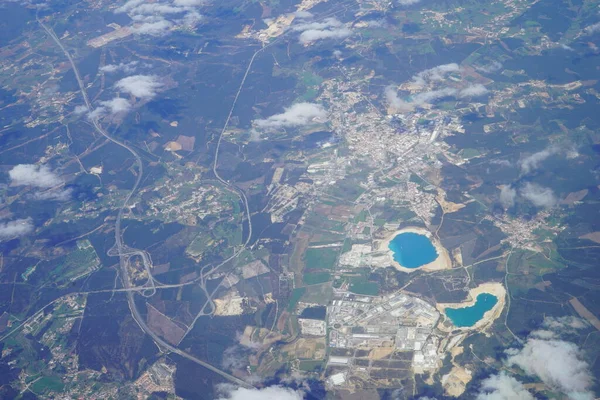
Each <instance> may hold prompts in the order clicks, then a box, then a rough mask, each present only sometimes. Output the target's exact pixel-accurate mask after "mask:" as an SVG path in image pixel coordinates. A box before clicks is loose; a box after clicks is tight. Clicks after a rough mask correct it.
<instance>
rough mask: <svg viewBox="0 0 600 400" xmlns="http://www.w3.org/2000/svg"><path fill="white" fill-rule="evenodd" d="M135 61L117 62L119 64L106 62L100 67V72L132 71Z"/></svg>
mask: <svg viewBox="0 0 600 400" xmlns="http://www.w3.org/2000/svg"><path fill="white" fill-rule="evenodd" d="M137 64H138V62H137V61H132V62H129V63H126V64H124V63H119V64H107V65H103V66H101V67H100V72H104V73H105V74H110V73H113V72H117V71H123V72H125V73H128V74H129V73H132V72H133V71H135V67H136V66H137Z"/></svg>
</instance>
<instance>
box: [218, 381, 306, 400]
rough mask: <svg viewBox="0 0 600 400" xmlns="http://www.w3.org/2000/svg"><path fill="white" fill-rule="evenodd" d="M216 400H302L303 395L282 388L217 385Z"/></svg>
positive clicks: (299, 392)
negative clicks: (217, 394) (247, 387)
mask: <svg viewBox="0 0 600 400" xmlns="http://www.w3.org/2000/svg"><path fill="white" fill-rule="evenodd" d="M217 391H218V393H219V396H221V397H219V398H218V400H302V399H304V393H303V392H301V391H296V390H293V389H290V388H285V387H282V386H268V387H265V388H262V389H246V388H241V387H235V386H233V385H229V384H221V385H218V387H217Z"/></svg>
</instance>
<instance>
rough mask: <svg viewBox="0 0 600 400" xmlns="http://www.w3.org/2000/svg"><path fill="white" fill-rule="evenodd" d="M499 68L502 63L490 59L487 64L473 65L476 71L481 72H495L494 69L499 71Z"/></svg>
mask: <svg viewBox="0 0 600 400" xmlns="http://www.w3.org/2000/svg"><path fill="white" fill-rule="evenodd" d="M500 68H502V63H501V62H499V61H492V62H491V63H489V64H486V65H479V66H476V67H475V69H476V70H477V71H479V72H483V73H490V72H496V71H499V70H500Z"/></svg>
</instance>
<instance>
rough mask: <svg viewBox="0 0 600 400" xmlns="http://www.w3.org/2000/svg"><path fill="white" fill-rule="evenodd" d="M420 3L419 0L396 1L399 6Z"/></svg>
mask: <svg viewBox="0 0 600 400" xmlns="http://www.w3.org/2000/svg"><path fill="white" fill-rule="evenodd" d="M420 1H421V0H398V4H400V5H401V6H410V5H412V4H417V3H419V2H420Z"/></svg>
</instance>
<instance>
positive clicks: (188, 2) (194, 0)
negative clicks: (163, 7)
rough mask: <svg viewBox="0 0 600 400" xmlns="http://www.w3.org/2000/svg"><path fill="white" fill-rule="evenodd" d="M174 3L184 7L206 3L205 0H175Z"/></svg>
mask: <svg viewBox="0 0 600 400" xmlns="http://www.w3.org/2000/svg"><path fill="white" fill-rule="evenodd" d="M173 4H175V5H176V6H182V7H198V6H203V5H204V4H206V1H205V0H174V1H173Z"/></svg>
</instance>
